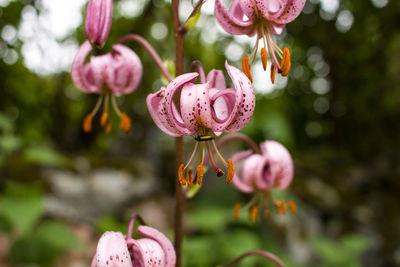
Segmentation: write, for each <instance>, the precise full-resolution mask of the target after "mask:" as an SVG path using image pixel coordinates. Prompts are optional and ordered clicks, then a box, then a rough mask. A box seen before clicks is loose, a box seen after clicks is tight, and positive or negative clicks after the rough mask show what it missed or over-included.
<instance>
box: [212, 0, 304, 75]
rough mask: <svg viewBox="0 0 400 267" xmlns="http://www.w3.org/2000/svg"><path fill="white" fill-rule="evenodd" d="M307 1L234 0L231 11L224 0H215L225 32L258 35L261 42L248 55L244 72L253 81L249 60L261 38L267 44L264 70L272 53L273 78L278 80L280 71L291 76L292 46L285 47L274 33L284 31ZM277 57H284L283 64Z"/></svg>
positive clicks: (263, 60)
mask: <svg viewBox="0 0 400 267" xmlns="http://www.w3.org/2000/svg"><path fill="white" fill-rule="evenodd" d="M305 2H306V1H305V0H233V1H232V3H231V5H230V7H229V10H227V9H226V8H225V6H224V4H223V3H222V0H216V1H215V17H216V18H217V20H218V22H219V24H220V25H221V26H222V28H224V30H225V31H227V32H228V33H230V34H234V35H243V34H245V35H248V36H253V35H255V34H257V42H256V44H255V46H254V48H253V50H252V52H251V54H250V59H249V57H248V56H245V57H244V58H243V60H242V65H243V71H244V72H245V73H246V75H247V76H248V77H249V78H250V80H251V79H252V78H251V77H252V76H251V71H250V64H249V61H254V59H255V56H256V53H257V50H258V45H259V40H260V39H262V40H263V44H264V47H263V48H262V49H261V61H262V64H263V68H264V70H266V68H267V59H268V56H269V58H270V59H271V61H272V65H271V66H272V67H271V81H272V82H274V80H275V74H276V70H278V72H279V73H281V75H282V76H286V75H288V73H289V70H290V67H291V61H290V52H289V49H288V48H284V49H283V50H281V49H280V48H279V46H278V45H277V44H276V43H275V42H274V40H273V37H272V35H279V34H281V33H282V31H283V29H284V28H285V26H286V24H287V23H289V22H291V21H293V20H294V19H295V18H296V17H297V16H298V15H299V14H300V12H301V11H302V9H303V7H304V4H305ZM267 51H268V52H267ZM277 56H278V57H280V58H281V62H280V63H279V62H278V59H277Z"/></svg>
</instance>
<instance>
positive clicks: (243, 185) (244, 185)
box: [232, 150, 256, 193]
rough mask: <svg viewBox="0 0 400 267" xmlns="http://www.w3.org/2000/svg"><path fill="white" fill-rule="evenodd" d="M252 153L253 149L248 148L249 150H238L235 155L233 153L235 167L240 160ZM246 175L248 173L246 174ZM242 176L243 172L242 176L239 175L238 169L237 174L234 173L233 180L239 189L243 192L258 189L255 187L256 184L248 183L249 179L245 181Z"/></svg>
mask: <svg viewBox="0 0 400 267" xmlns="http://www.w3.org/2000/svg"><path fill="white" fill-rule="evenodd" d="M251 153H252V151H251V150H247V151H241V152H238V153H236V154H235V155H233V157H232V162H233V164H234V165H235V168H236V166H237V164H238V162H239V161H240V160H243V159H245V158H247V157H248V156H250V155H251ZM244 175H246V174H244ZM241 177H244V176H243V174H242V175H241V176H239V175H238V171H235V174H234V176H233V180H232V183H233V185H234V186H235V187H236V188H237V189H239V190H240V191H242V192H243V193H252V192H254V190H255V189H256V188H255V187H254V185H252V184H251V183H248V180H246V181H244V180H243V179H242V178H241Z"/></svg>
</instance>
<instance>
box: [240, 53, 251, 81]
mask: <svg viewBox="0 0 400 267" xmlns="http://www.w3.org/2000/svg"><path fill="white" fill-rule="evenodd" d="M242 69H243V73H244V74H245V75H246V76H247V78H249V80H250V82H253V77H252V76H251V69H250V63H249V57H248V56H244V57H243V59H242Z"/></svg>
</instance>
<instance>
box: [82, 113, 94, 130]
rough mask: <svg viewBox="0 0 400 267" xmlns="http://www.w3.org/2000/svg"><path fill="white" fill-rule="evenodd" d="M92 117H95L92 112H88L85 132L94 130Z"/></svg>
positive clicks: (84, 125)
mask: <svg viewBox="0 0 400 267" xmlns="http://www.w3.org/2000/svg"><path fill="white" fill-rule="evenodd" d="M92 119H93V115H92V114H88V115H87V116H86V117H85V120H84V121H83V131H85V133H88V132H90V131H91V130H92Z"/></svg>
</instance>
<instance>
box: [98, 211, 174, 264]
mask: <svg viewBox="0 0 400 267" xmlns="http://www.w3.org/2000/svg"><path fill="white" fill-rule="evenodd" d="M136 218H137V217H135V216H133V217H132V219H131V222H130V223H129V227H128V233H127V235H126V237H124V235H123V234H122V233H121V232H105V233H104V234H103V235H102V236H101V238H100V240H99V243H98V244H97V251H96V254H95V255H94V257H93V260H92V264H91V267H103V266H107V267H147V266H157V267H174V266H175V263H176V255H175V250H174V247H173V245H172V244H171V242H170V241H169V240H168V238H167V237H165V235H164V234H163V233H161V232H159V231H158V230H156V229H154V228H152V227H149V226H144V225H141V226H139V227H138V228H137V231H138V233H139V234H140V235H142V236H144V238H140V239H136V240H135V239H133V237H132V234H133V227H134V225H135V220H136ZM132 222H133V223H132Z"/></svg>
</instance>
